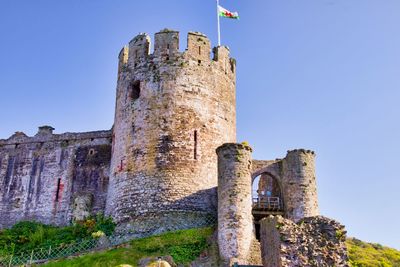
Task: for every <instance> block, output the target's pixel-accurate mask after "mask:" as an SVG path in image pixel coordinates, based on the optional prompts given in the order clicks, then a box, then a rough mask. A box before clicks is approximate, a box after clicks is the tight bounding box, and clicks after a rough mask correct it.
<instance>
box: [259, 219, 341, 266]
mask: <svg viewBox="0 0 400 267" xmlns="http://www.w3.org/2000/svg"><path fill="white" fill-rule="evenodd" d="M345 241H346V231H345V229H344V226H343V225H341V224H340V223H338V222H337V221H335V220H332V219H329V218H326V217H323V216H316V217H308V218H304V219H302V220H301V221H299V222H298V223H297V224H296V223H294V222H293V221H291V220H288V219H284V218H283V217H281V216H275V217H274V216H269V217H267V218H264V219H262V220H261V240H260V242H261V251H262V259H263V264H264V267H304V266H317V267H318V266H336V267H342V266H349V265H348V263H347V260H348V258H347V249H346V243H345Z"/></svg>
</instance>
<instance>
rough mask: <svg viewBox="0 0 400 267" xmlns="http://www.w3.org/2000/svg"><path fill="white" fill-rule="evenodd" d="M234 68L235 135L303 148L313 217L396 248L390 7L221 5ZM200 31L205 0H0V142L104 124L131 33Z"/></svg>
mask: <svg viewBox="0 0 400 267" xmlns="http://www.w3.org/2000/svg"><path fill="white" fill-rule="evenodd" d="M221 5H223V6H224V7H226V8H227V9H231V10H232V11H234V10H237V11H239V14H240V21H233V20H226V19H225V20H223V21H222V25H221V26H222V43H223V44H224V45H228V46H229V47H230V49H231V53H232V56H233V57H235V58H236V59H237V62H238V65H237V111H238V117H237V119H238V139H239V141H243V140H246V141H248V142H249V143H250V144H251V145H252V146H253V147H254V150H255V152H254V157H255V158H258V159H274V158H277V157H284V156H285V154H286V151H287V150H288V149H293V148H307V149H313V150H315V151H316V153H317V176H318V189H319V191H318V193H319V200H320V209H321V213H322V214H324V215H326V216H329V217H333V218H335V219H337V220H339V221H341V222H342V223H343V224H345V225H346V226H347V229H348V233H349V235H350V236H355V237H357V238H360V239H363V240H366V241H372V242H379V243H382V244H385V245H390V246H392V247H396V248H398V249H400V231H399V228H398V225H399V221H400V200H399V195H400V193H399V191H400V177H399V172H398V169H399V166H400V157H399V151H400V139H399V137H400V123H399V117H400V105H399V101H400V90H399V88H400V27H399V25H400V16H399V12H400V1H398V0H385V1H382V0H221ZM166 27H168V28H173V29H177V30H180V31H181V49H182V50H183V49H184V48H185V46H186V37H185V35H186V33H187V32H188V31H189V30H195V31H201V32H203V33H205V34H207V35H208V36H209V38H210V39H211V40H212V42H213V44H214V45H215V44H216V42H217V35H216V15H215V2H214V1H213V0H208V1H207V0H186V1H183V0H169V1H165V0H153V1H134V0H130V1H128V0H118V1H106V0H82V1H70V0H69V1H66V0H60V1H50V0H38V1H28V0H26V1H21V0H15V1H5V0H1V1H0V33H1V41H0V73H1V74H0V92H1V96H0V101H1V105H0V114H1V115H0V138H8V137H9V136H10V135H11V134H12V133H13V132H15V131H24V132H25V133H27V134H29V135H33V134H35V133H36V129H37V126H39V125H43V124H50V125H52V126H54V127H55V128H56V132H58V133H61V132H66V131H74V132H78V131H89V130H100V129H109V128H110V127H111V126H112V123H113V115H114V104H115V103H114V97H115V86H116V72H117V55H118V53H119V51H120V49H121V48H122V46H123V45H125V44H126V43H128V42H129V40H130V39H131V38H132V37H134V36H135V35H136V34H138V33H139V32H147V33H149V34H151V35H153V34H154V33H155V32H157V31H159V30H161V29H163V28H166Z"/></svg>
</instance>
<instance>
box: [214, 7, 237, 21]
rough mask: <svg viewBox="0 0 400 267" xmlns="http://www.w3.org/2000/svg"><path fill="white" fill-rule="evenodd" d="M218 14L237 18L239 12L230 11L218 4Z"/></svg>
mask: <svg viewBox="0 0 400 267" xmlns="http://www.w3.org/2000/svg"><path fill="white" fill-rule="evenodd" d="M218 15H219V16H220V17H224V18H229V19H239V13H237V12H230V11H229V10H227V9H225V8H223V7H222V6H220V5H218Z"/></svg>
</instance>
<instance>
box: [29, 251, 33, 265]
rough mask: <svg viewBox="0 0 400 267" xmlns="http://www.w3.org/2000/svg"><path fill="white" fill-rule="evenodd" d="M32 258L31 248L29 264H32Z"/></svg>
mask: <svg viewBox="0 0 400 267" xmlns="http://www.w3.org/2000/svg"><path fill="white" fill-rule="evenodd" d="M32 258H33V250H32V252H31V259H30V260H29V264H32Z"/></svg>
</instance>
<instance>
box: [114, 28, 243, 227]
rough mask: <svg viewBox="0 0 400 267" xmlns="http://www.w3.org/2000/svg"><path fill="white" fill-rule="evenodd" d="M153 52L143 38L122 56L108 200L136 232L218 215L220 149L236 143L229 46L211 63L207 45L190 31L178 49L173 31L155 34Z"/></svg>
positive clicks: (217, 52) (116, 216) (219, 50)
mask: <svg viewBox="0 0 400 267" xmlns="http://www.w3.org/2000/svg"><path fill="white" fill-rule="evenodd" d="M154 47H155V50H154V53H152V54H150V51H149V49H150V38H149V36H147V35H146V34H141V35H139V36H137V37H135V38H134V39H133V40H132V41H131V42H130V43H129V47H125V48H124V49H122V51H121V53H120V63H119V74H118V85H117V97H116V112H115V124H114V132H113V135H114V142H113V153H112V155H113V156H112V161H111V177H110V188H109V196H108V202H107V213H108V214H111V215H112V216H113V217H114V219H115V220H116V221H117V222H119V223H128V222H131V223H132V222H133V225H135V227H136V226H138V225H137V223H138V221H137V220H136V219H138V220H140V222H141V223H142V225H139V226H138V227H139V228H142V227H141V226H143V225H151V223H149V224H147V223H146V220H147V219H148V220H149V221H154V220H155V218H156V217H157V216H159V215H160V216H161V215H162V216H166V215H165V214H166V213H168V212H170V211H182V212H183V213H182V214H188V213H187V212H189V213H190V212H196V211H203V212H211V213H215V212H216V205H217V204H216V186H217V157H216V154H215V149H216V148H217V147H218V146H220V145H222V144H223V143H226V142H234V141H235V139H236V114H235V112H236V111H235V63H234V61H233V60H232V59H231V58H230V57H229V51H228V49H227V48H226V47H218V48H216V49H215V54H214V58H213V59H211V58H210V53H211V48H210V41H209V40H208V39H207V37H206V36H204V35H203V34H201V33H193V32H192V33H189V35H188V46H187V49H186V51H185V52H180V51H179V33H178V32H175V31H170V30H164V31H161V32H159V33H157V34H156V36H155V44H154ZM157 214H158V215H157ZM174 214H176V213H174ZM174 216H175V215H174ZM182 216H185V215H182ZM135 220H136V222H135ZM188 220H190V218H189V219H188ZM147 230H148V231H152V229H147ZM153 230H154V229H153ZM143 231H144V229H143Z"/></svg>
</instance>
